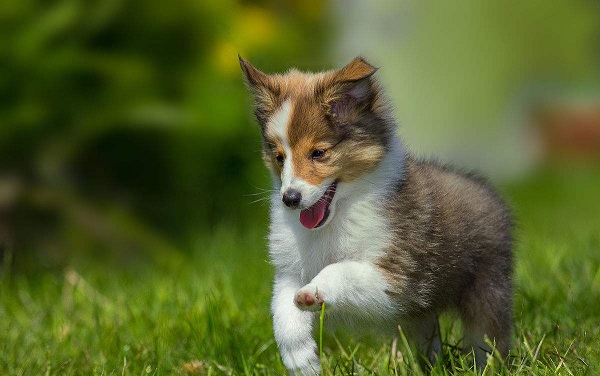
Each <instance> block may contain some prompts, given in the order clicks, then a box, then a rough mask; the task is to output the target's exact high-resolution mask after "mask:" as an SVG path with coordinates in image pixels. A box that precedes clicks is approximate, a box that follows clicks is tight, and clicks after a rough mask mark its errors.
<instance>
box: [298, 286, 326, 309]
mask: <svg viewBox="0 0 600 376" xmlns="http://www.w3.org/2000/svg"><path fill="white" fill-rule="evenodd" d="M323 301H324V294H323V291H322V290H319V288H318V287H317V286H315V285H310V284H309V285H306V286H304V287H302V288H301V289H300V290H298V291H297V292H296V296H295V297H294V302H295V303H296V306H297V307H298V308H300V309H301V310H304V311H318V310H320V309H321V306H322V305H323Z"/></svg>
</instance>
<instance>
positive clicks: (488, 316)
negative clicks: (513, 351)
mask: <svg viewBox="0 0 600 376" xmlns="http://www.w3.org/2000/svg"><path fill="white" fill-rule="evenodd" d="M495 277H496V278H492V277H490V276H487V277H486V278H483V279H480V280H477V279H476V280H475V281H474V283H473V285H472V286H471V287H470V288H469V289H467V290H466V291H465V293H464V294H463V296H462V299H461V305H460V307H459V310H460V316H461V319H462V321H463V325H464V329H465V333H464V343H465V347H464V350H465V351H467V352H470V351H471V350H473V352H474V355H475V362H476V364H477V368H478V369H479V370H483V368H484V367H485V365H486V363H487V354H488V353H491V352H492V349H491V348H490V346H489V345H488V344H487V343H486V342H485V337H487V338H489V340H490V341H492V343H494V344H495V347H496V349H497V350H498V351H499V352H500V354H501V355H502V357H506V356H507V355H508V350H509V347H510V333H511V327H512V324H511V322H512V315H511V307H512V304H511V302H512V296H511V295H512V287H511V282H510V280H509V279H508V277H505V276H504V277H503V276H498V275H497V276H495Z"/></svg>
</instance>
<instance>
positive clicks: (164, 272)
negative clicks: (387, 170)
mask: <svg viewBox="0 0 600 376" xmlns="http://www.w3.org/2000/svg"><path fill="white" fill-rule="evenodd" d="M502 193H503V195H504V196H505V197H506V198H507V200H508V201H509V202H510V203H511V205H512V206H513V208H514V212H515V215H516V217H517V218H518V220H517V229H516V234H515V235H516V238H517V243H516V249H515V256H516V267H515V285H516V288H515V301H514V310H513V311H514V317H515V327H514V335H513V338H514V349H513V350H512V352H511V356H510V357H509V359H508V360H507V361H506V363H505V364H502V362H501V361H500V360H499V359H497V358H493V359H492V361H491V363H490V365H489V366H488V368H487V369H486V370H485V371H484V373H486V374H493V373H501V374H522V375H530V374H534V375H542V374H543V375H546V374H565V375H570V374H573V375H580V374H584V375H585V374H588V375H594V374H598V373H600V169H598V168H597V167H594V166H592V167H586V168H576V169H574V168H569V169H567V168H554V169H548V170H545V171H542V172H539V173H537V174H536V175H535V176H532V177H530V178H528V179H527V180H524V181H521V182H519V183H516V184H511V185H506V186H504V187H502ZM249 201H251V199H249ZM255 205H257V206H256V207H257V210H260V212H261V213H262V214H261V216H260V218H262V217H264V213H265V208H264V207H262V206H260V204H255ZM265 234H266V223H264V221H262V220H260V221H257V225H256V227H255V228H253V229H243V230H233V229H232V228H231V227H228V226H226V225H224V226H221V227H219V228H218V229H217V230H215V231H214V232H213V233H211V234H210V235H206V236H200V235H199V237H198V240H197V242H196V244H193V245H191V246H190V247H191V248H193V251H194V252H181V254H177V255H171V256H170V257H168V258H157V259H153V261H144V262H136V263H123V264H121V263H115V262H114V261H112V262H109V261H103V260H101V259H92V258H91V257H88V258H85V257H84V258H81V259H77V260H73V262H72V263H71V264H70V265H69V266H68V267H66V268H65V269H64V270H61V271H59V272H56V271H53V272H50V271H48V272H41V273H36V274H35V275H24V274H22V273H19V272H17V271H13V270H8V269H6V268H5V269H3V270H2V272H1V276H0V278H1V279H0V333H2V335H1V337H0V339H1V340H0V374H11V375H13V374H14V375H20V374H24V375H37V374H47V375H64V374H75V375H81V374H99V375H105V374H106V375H110V374H119V375H120V374H125V375H147V374H149V375H159V374H161V375H164V374H183V375H185V374H200V375H204V374H207V375H221V374H248V375H250V374H268V375H280V374H283V373H284V372H285V369H284V368H283V365H282V363H281V360H280V359H279V355H278V352H277V347H276V345H275V343H274V340H273V334H272V329H271V323H270V315H269V297H270V289H271V278H272V274H273V269H272V267H271V266H270V265H269V262H268V256H267V253H266V246H265V240H264V238H265ZM122 254H124V255H126V254H127V250H122ZM442 323H443V329H442V331H443V333H444V343H445V344H446V346H445V347H444V348H445V352H444V354H443V356H442V357H441V359H440V360H439V361H438V363H437V364H435V365H434V368H433V372H432V373H433V374H435V375H447V374H473V370H472V369H471V364H472V359H471V358H470V357H469V356H462V355H460V354H459V353H458V351H457V350H456V345H457V344H458V343H459V341H460V334H459V331H458V327H459V326H460V325H459V323H458V322H457V321H456V319H455V318H454V317H453V316H452V315H447V316H444V317H443V318H442ZM323 330H324V332H325V342H324V369H325V373H327V374H336V375H347V374H351V373H352V372H354V373H355V374H378V375H395V374H419V373H420V370H419V368H418V366H416V364H417V363H418V360H416V359H414V355H413V354H412V352H411V351H410V349H408V348H406V347H405V346H403V344H402V343H399V344H397V345H394V346H393V345H392V344H391V343H388V342H382V341H377V339H369V340H365V341H363V342H356V341H354V340H352V339H351V338H350V337H349V336H347V335H341V336H332V335H331V333H328V331H327V319H325V324H324V328H323ZM392 347H394V351H392Z"/></svg>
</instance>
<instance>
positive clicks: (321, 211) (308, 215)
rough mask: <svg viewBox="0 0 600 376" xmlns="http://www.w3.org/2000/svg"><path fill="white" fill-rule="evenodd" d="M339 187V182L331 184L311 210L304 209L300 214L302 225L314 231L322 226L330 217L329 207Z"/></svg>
mask: <svg viewBox="0 0 600 376" xmlns="http://www.w3.org/2000/svg"><path fill="white" fill-rule="evenodd" d="M336 187H337V181H334V182H333V183H331V185H330V186H329V187H327V190H326V191H325V193H323V196H321V198H319V200H318V201H317V202H316V203H315V204H314V205H313V206H311V207H310V208H307V209H304V210H302V211H301V212H300V223H302V226H304V227H306V228H307V229H313V228H317V227H319V226H321V225H322V224H323V223H325V221H327V218H328V217H329V213H330V212H329V205H331V201H333V196H334V195H335V190H336Z"/></svg>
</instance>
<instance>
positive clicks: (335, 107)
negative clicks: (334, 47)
mask: <svg viewBox="0 0 600 376" xmlns="http://www.w3.org/2000/svg"><path fill="white" fill-rule="evenodd" d="M377 69H378V68H375V67H374V66H372V65H371V64H369V63H368V62H367V61H366V60H364V59H363V58H361V57H357V58H354V60H352V61H351V62H350V63H349V64H348V65H346V66H345V67H343V68H342V69H340V70H338V71H335V72H333V73H332V75H331V76H330V78H329V80H328V83H327V86H329V88H326V89H325V98H324V101H325V106H326V108H327V112H328V114H329V115H330V116H332V117H339V118H343V117H344V116H347V115H351V114H352V113H360V112H361V111H362V110H364V109H365V108H366V107H368V105H369V104H370V102H371V101H372V100H373V98H374V97H375V91H376V87H375V82H374V80H373V78H372V76H373V74H375V72H377Z"/></svg>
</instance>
